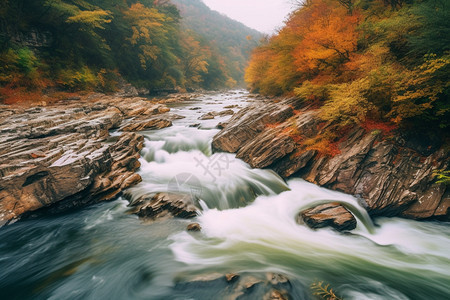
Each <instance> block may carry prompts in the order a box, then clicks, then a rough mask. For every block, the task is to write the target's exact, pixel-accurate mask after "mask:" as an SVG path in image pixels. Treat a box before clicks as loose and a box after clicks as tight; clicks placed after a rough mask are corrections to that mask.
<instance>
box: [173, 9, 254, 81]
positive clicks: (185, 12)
mask: <svg viewBox="0 0 450 300" xmlns="http://www.w3.org/2000/svg"><path fill="white" fill-rule="evenodd" d="M172 3H173V4H175V5H176V6H177V7H178V9H179V10H180V14H181V17H182V20H181V23H182V26H183V27H185V28H186V29H187V30H192V31H194V32H196V33H197V34H198V35H200V36H201V37H202V38H204V39H206V40H207V42H208V44H209V45H211V46H212V47H215V48H217V50H218V52H219V54H220V55H221V56H222V58H223V60H224V64H225V66H226V68H227V71H228V74H229V75H230V76H231V77H232V78H233V79H234V80H236V81H237V82H238V84H240V85H244V72H245V68H246V66H247V62H248V60H249V56H250V52H251V51H252V49H253V48H255V47H256V46H257V45H258V43H259V40H260V39H261V38H262V37H263V34H262V33H260V32H259V31H257V30H254V29H251V28H249V27H247V26H245V25H244V24H242V23H240V22H238V21H235V20H233V19H231V18H229V17H227V16H225V15H223V14H220V13H219V12H217V11H214V10H211V9H210V8H209V7H208V6H206V4H205V3H203V1H201V0H172Z"/></svg>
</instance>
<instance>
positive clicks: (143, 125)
mask: <svg viewBox="0 0 450 300" xmlns="http://www.w3.org/2000/svg"><path fill="white" fill-rule="evenodd" d="M170 126H172V122H171V121H169V120H165V119H159V118H156V119H151V120H149V121H143V122H135V123H132V124H129V125H126V126H124V127H122V128H121V131H142V130H145V129H147V130H149V129H162V128H166V127H170Z"/></svg>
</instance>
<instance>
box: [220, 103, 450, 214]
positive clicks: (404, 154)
mask: <svg viewBox="0 0 450 300" xmlns="http://www.w3.org/2000/svg"><path fill="white" fill-rule="evenodd" d="M302 105H303V104H302V102H301V101H297V100H295V99H292V98H290V99H286V100H282V101H280V102H278V103H274V101H267V100H266V101H260V102H258V103H256V104H253V105H251V106H249V107H246V108H244V109H242V110H241V111H239V112H237V113H236V114H235V115H234V116H233V117H232V118H231V119H230V121H228V125H227V126H226V127H225V128H224V129H223V130H222V131H220V132H219V133H218V134H217V135H216V136H215V137H214V139H213V143H212V145H213V148H214V150H215V151H224V152H234V153H237V157H239V158H241V159H242V160H244V161H245V162H247V163H249V164H250V165H251V166H252V167H257V168H271V169H273V170H275V171H276V172H277V173H278V174H280V175H281V176H282V177H284V178H289V177H291V176H298V177H301V178H304V179H306V180H307V181H309V182H312V183H315V184H318V185H320V186H324V187H327V188H330V189H333V190H338V191H341V192H345V193H348V194H351V195H355V196H356V197H358V198H359V199H360V201H361V203H363V204H364V205H365V206H366V207H367V210H368V211H369V213H370V214H371V215H382V216H401V217H407V218H414V219H427V218H437V219H441V220H447V221H448V220H450V189H449V188H448V186H446V185H445V184H443V183H436V180H435V172H436V171H438V170H441V169H444V170H445V169H448V168H449V159H448V158H449V157H448V151H446V150H445V149H442V148H441V149H435V148H433V147H431V146H429V147H423V145H417V147H415V144H414V143H411V142H407V139H406V138H405V137H404V133H402V132H389V133H388V134H385V133H383V130H376V129H372V130H369V129H366V128H362V127H359V126H354V127H353V128H348V130H346V132H344V133H342V134H341V135H338V138H337V140H336V141H333V143H334V144H333V145H329V146H328V147H332V146H333V147H334V148H335V149H333V151H331V150H330V149H322V150H328V152H325V153H324V152H323V151H322V153H321V151H320V150H321V149H320V147H318V146H317V147H312V146H311V145H312V144H314V141H318V140H320V139H321V138H322V139H323V137H324V136H326V135H327V134H329V133H334V130H336V129H335V127H333V124H329V123H326V122H324V121H322V120H321V119H320V117H319V115H318V111H317V110H314V109H312V108H311V107H303V106H302ZM419 146H420V147H419ZM422 149H427V151H422ZM430 149H431V150H430Z"/></svg>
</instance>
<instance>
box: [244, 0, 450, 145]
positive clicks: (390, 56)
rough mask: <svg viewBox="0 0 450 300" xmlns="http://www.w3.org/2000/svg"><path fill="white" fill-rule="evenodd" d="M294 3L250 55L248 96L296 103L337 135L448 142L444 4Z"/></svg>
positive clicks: (399, 0)
mask: <svg viewBox="0 0 450 300" xmlns="http://www.w3.org/2000/svg"><path fill="white" fill-rule="evenodd" d="M296 2H298V3H299V4H300V5H299V8H298V9H297V10H295V11H294V12H293V13H292V14H291V15H290V17H289V19H288V20H287V22H286V24H285V27H284V28H282V29H281V30H280V31H279V32H278V34H276V35H274V36H272V37H270V38H268V39H266V40H265V41H264V44H263V45H261V46H260V47H259V48H258V49H257V50H255V51H254V53H253V55H252V58H251V61H250V65H249V67H248V69H247V73H246V81H247V83H248V85H249V87H250V89H251V90H252V91H253V92H259V93H262V94H265V95H291V96H295V97H299V99H301V100H302V101H304V102H305V104H310V105H313V107H316V108H317V109H319V110H320V116H321V118H322V119H323V120H324V121H328V122H331V123H334V124H336V126H337V127H339V128H340V129H345V128H347V127H348V126H351V125H355V124H359V125H362V126H363V127H364V126H366V127H367V126H373V125H374V124H378V125H377V126H378V128H382V129H384V130H391V129H393V128H403V129H408V130H409V131H416V132H417V131H421V132H426V135H427V136H428V137H430V136H431V135H436V136H439V137H442V135H445V136H447V137H448V130H449V125H450V123H449V122H450V103H449V88H450V86H449V81H448V78H449V71H450V32H449V31H450V10H449V6H450V2H449V1H445V0H361V1H357V0H305V1H296ZM439 139H440V138H439Z"/></svg>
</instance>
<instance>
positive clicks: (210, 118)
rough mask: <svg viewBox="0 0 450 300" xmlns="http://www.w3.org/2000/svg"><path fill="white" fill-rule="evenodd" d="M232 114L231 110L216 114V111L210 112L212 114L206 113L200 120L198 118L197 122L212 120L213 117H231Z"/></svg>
mask: <svg viewBox="0 0 450 300" xmlns="http://www.w3.org/2000/svg"><path fill="white" fill-rule="evenodd" d="M233 114H234V111H233V110H231V109H228V110H224V111H221V112H217V111H212V112H208V113H206V114H204V115H202V116H201V117H200V118H198V119H199V120H212V119H214V118H215V117H217V116H219V117H224V116H231V115H233Z"/></svg>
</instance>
